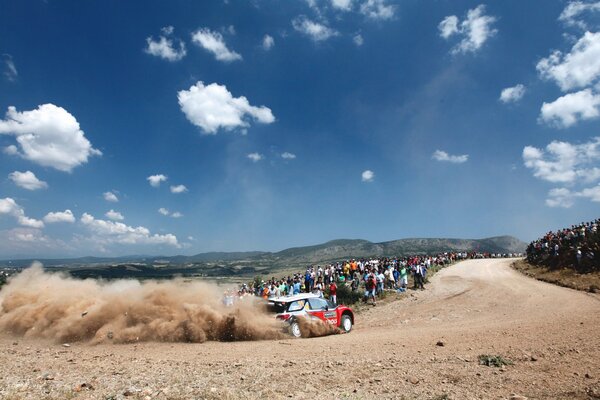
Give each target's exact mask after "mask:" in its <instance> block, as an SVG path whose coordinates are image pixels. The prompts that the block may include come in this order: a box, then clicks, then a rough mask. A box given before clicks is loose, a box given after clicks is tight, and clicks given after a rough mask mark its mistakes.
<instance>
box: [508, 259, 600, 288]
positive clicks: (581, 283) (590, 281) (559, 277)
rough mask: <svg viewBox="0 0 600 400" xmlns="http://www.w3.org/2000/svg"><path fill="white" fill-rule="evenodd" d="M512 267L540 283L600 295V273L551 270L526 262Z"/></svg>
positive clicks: (520, 262)
mask: <svg viewBox="0 0 600 400" xmlns="http://www.w3.org/2000/svg"><path fill="white" fill-rule="evenodd" d="M512 267H513V268H514V269H516V270H517V271H519V272H521V273H523V274H525V275H527V276H530V277H532V278H535V279H538V280H540V281H544V282H548V283H553V284H555V285H559V286H563V287H568V288H571V289H576V290H581V291H585V292H592V293H600V272H590V273H587V274H580V273H577V272H576V271H575V270H573V269H570V268H562V269H557V270H549V269H548V268H547V267H539V266H536V265H532V264H529V263H528V262H526V261H525V260H519V261H515V262H514V263H513V264H512Z"/></svg>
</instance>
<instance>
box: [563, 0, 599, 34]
mask: <svg viewBox="0 0 600 400" xmlns="http://www.w3.org/2000/svg"><path fill="white" fill-rule="evenodd" d="M599 11H600V1H596V2H592V3H584V2H583V1H571V2H569V4H567V6H566V7H565V8H564V10H563V11H562V13H561V14H560V16H559V17H558V20H559V21H562V22H564V23H565V24H567V25H570V26H576V27H579V28H581V29H588V26H587V23H586V22H585V21H584V20H583V18H582V17H583V16H585V15H586V14H592V13H594V12H599Z"/></svg>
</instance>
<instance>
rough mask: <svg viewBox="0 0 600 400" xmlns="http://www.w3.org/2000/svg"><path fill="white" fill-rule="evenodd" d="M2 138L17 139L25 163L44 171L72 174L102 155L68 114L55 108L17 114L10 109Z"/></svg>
mask: <svg viewBox="0 0 600 400" xmlns="http://www.w3.org/2000/svg"><path fill="white" fill-rule="evenodd" d="M0 134H10V135H14V136H15V137H16V140H17V143H18V145H19V147H20V152H18V150H17V149H16V148H15V147H10V146H9V148H11V151H13V152H14V151H15V150H17V154H18V155H20V156H21V157H23V158H24V159H26V160H29V161H32V162H34V163H36V164H39V165H42V166H44V167H52V168H56V169H58V170H60V171H67V172H70V171H71V170H72V169H73V168H75V167H77V166H79V165H81V164H84V163H86V162H87V161H88V158H89V157H90V156H94V155H101V154H102V153H101V152H100V151H99V150H96V149H94V148H93V147H92V145H91V143H90V142H89V140H87V139H86V137H85V135H84V133H83V131H82V130H81V129H80V128H79V123H78V122H77V120H76V119H75V117H73V116H72V115H71V114H69V112H67V110H65V109H64V108H62V107H57V106H55V105H54V104H43V105H41V106H39V107H38V108H37V109H36V110H32V111H24V112H17V110H16V109H15V107H12V106H11V107H8V111H7V112H6V119H4V120H0Z"/></svg>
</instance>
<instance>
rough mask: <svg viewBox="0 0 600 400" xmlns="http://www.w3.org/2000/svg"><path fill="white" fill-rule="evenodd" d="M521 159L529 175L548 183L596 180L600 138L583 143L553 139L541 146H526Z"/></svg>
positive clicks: (598, 176)
mask: <svg viewBox="0 0 600 400" xmlns="http://www.w3.org/2000/svg"><path fill="white" fill-rule="evenodd" d="M523 161H524V163H525V166H526V167H527V168H530V169H531V170H533V176H535V177H536V178H539V179H542V180H545V181H548V182H555V183H557V182H560V183H567V184H574V183H577V182H584V183H590V182H594V181H597V180H599V179H600V168H599V167H600V137H596V138H593V139H592V140H591V141H589V142H587V143H583V144H571V143H568V142H560V141H553V142H551V143H550V144H549V145H548V146H546V148H545V149H539V148H536V147H533V146H526V147H525V148H524V149H523Z"/></svg>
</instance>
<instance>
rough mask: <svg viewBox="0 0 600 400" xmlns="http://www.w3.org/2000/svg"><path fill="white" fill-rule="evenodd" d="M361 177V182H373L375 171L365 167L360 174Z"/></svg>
mask: <svg viewBox="0 0 600 400" xmlns="http://www.w3.org/2000/svg"><path fill="white" fill-rule="evenodd" d="M361 179H362V181H363V182H373V180H374V179H375V173H374V172H373V171H371V170H368V169H367V170H365V171H363V173H362V174H361Z"/></svg>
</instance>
